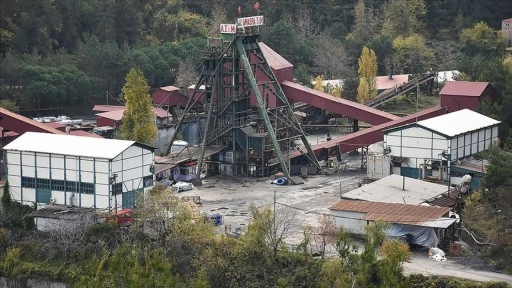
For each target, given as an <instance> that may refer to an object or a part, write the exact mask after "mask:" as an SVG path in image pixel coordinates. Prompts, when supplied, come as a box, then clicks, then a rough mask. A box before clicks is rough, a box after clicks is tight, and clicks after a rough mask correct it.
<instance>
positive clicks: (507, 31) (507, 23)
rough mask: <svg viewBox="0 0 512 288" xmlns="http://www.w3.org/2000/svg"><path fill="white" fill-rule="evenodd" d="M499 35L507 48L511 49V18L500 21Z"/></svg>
mask: <svg viewBox="0 0 512 288" xmlns="http://www.w3.org/2000/svg"><path fill="white" fill-rule="evenodd" d="M501 33H502V34H503V38H505V41H506V43H507V46H508V47H512V18H509V19H505V20H503V21H501Z"/></svg>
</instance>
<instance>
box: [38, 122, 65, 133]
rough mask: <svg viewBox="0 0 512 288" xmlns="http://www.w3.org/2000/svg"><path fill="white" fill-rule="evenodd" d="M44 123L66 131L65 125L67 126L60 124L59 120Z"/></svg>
mask: <svg viewBox="0 0 512 288" xmlns="http://www.w3.org/2000/svg"><path fill="white" fill-rule="evenodd" d="M43 124H44V125H46V126H49V127H52V128H55V129H57V130H60V131H64V130H65V127H66V126H64V125H62V124H60V123H59V122H48V123H43Z"/></svg>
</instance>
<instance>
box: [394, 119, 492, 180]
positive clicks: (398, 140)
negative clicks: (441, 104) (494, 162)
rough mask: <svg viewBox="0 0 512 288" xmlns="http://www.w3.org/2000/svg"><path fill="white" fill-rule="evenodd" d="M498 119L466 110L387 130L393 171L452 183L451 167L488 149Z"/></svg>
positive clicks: (418, 177)
mask: <svg viewBox="0 0 512 288" xmlns="http://www.w3.org/2000/svg"><path fill="white" fill-rule="evenodd" d="M499 124H500V122H499V121H497V120H494V119H492V118H489V117H487V116H484V115H482V114H479V113H477V112H474V111H471V110H468V109H463V110H460V111H456V112H452V113H449V114H445V115H442V116H438V117H434V118H430V119H427V120H422V121H418V122H417V123H412V124H408V125H404V126H401V127H396V128H392V129H388V130H385V131H384V153H385V154H388V155H391V156H392V166H393V168H392V169H393V170H392V172H393V174H400V175H403V176H407V177H411V178H417V179H425V178H433V179H436V180H439V181H448V182H449V183H452V184H453V181H455V179H451V178H453V177H451V178H448V175H451V174H450V168H451V166H452V165H454V164H455V163H452V162H456V161H457V160H459V159H462V158H465V157H468V156H471V155H473V154H475V153H478V152H481V151H485V150H487V149H489V147H490V146H491V145H492V144H493V142H495V141H496V140H497V139H498V125H499Z"/></svg>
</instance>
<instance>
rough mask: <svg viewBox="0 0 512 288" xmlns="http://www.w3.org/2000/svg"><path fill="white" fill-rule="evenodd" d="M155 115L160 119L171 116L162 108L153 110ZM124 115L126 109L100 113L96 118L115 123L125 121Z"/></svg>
mask: <svg viewBox="0 0 512 288" xmlns="http://www.w3.org/2000/svg"><path fill="white" fill-rule="evenodd" d="M153 113H154V114H155V116H156V117H158V118H167V117H170V116H171V115H170V114H169V113H168V112H167V111H165V110H164V109H162V108H153ZM123 114H124V107H123V109H121V110H114V111H108V112H103V113H98V114H96V116H100V117H103V118H107V119H111V120H114V121H121V119H123Z"/></svg>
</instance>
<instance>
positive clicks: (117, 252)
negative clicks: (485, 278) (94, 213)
mask: <svg viewBox="0 0 512 288" xmlns="http://www.w3.org/2000/svg"><path fill="white" fill-rule="evenodd" d="M258 3H259V9H258V11H255V9H254V4H255V3H254V2H253V1H234V0H201V1H200V0H189V1H183V0H153V1H148V0H3V1H1V2H0V106H2V107H5V108H8V109H11V110H16V111H19V112H20V113H21V114H24V115H28V116H46V115H52V116H55V115H56V114H57V113H61V112H62V111H66V113H68V114H72V115H69V116H73V115H84V114H86V113H90V112H89V111H90V109H91V108H92V107H93V105H94V104H107V103H109V104H114V103H116V102H117V101H119V98H120V94H121V91H122V88H123V85H124V84H125V83H124V81H125V78H126V75H127V74H128V72H129V71H130V69H131V68H137V69H139V70H140V71H142V72H143V74H144V76H145V78H146V79H147V81H148V84H149V86H150V87H151V88H155V87H160V86H167V85H174V86H177V87H180V88H184V87H188V86H189V85H190V84H192V83H193V82H194V78H193V77H191V75H192V76H193V75H194V73H195V72H197V70H198V69H199V68H200V63H201V57H202V55H203V54H202V53H203V51H204V50H205V49H206V48H207V46H208V45H209V44H211V43H212V41H214V39H215V38H216V37H217V36H218V35H217V34H218V27H219V24H220V23H232V22H234V20H235V19H236V18H237V17H239V14H238V11H237V10H238V8H239V7H240V12H241V13H240V15H241V16H250V15H254V14H256V13H259V14H262V15H264V16H265V25H264V26H263V27H262V28H261V35H260V37H261V38H260V39H261V41H263V42H265V43H266V44H268V45H269V46H270V47H272V48H273V49H275V50H276V51H277V52H278V53H280V54H281V55H283V56H284V57H285V58H286V59H288V60H289V61H290V62H291V63H293V64H294V67H295V70H294V71H295V78H296V79H297V81H298V82H301V83H304V84H308V83H310V80H311V79H312V78H314V77H317V76H319V75H323V79H340V78H341V79H344V80H345V85H344V86H343V90H342V91H340V92H339V94H340V96H341V97H343V98H347V99H350V100H356V95H357V94H358V87H359V86H360V83H359V82H360V81H361V79H362V78H361V77H360V75H359V74H358V68H359V67H358V66H359V63H358V59H359V57H360V55H361V51H369V50H371V51H374V54H375V59H376V61H377V67H376V71H377V75H390V74H400V73H409V74H420V73H424V72H425V71H427V70H429V69H432V70H434V71H443V70H458V71H460V72H462V75H461V77H460V79H461V80H470V81H485V82H490V83H491V85H492V86H493V87H495V88H496V90H497V91H498V97H497V99H496V101H495V102H494V103H492V104H486V105H483V107H482V109H481V111H480V112H482V113H484V114H486V115H488V116H491V117H493V118H495V119H498V120H500V121H501V122H502V125H501V126H500V139H501V142H500V143H499V144H500V145H499V147H494V148H493V149H491V150H490V151H489V152H488V153H484V154H483V155H481V156H482V157H485V158H487V159H489V161H490V165H489V167H488V173H487V174H486V175H485V179H484V183H483V184H484V187H483V188H485V189H482V191H480V192H477V193H474V194H473V195H472V196H471V198H470V199H469V201H468V203H467V205H466V209H465V211H464V213H465V216H467V217H466V219H467V220H466V223H465V224H466V225H467V227H468V228H470V229H472V230H473V231H475V232H476V233H477V234H478V235H479V236H481V237H482V239H483V241H487V242H490V243H492V244H493V245H492V246H491V249H490V250H489V251H488V254H489V256H490V257H492V258H491V259H492V260H493V261H495V262H496V263H497V264H498V265H499V266H500V268H502V269H504V270H505V271H510V270H511V268H510V267H512V262H511V261H512V260H511V259H512V257H510V256H512V252H510V251H512V247H510V246H511V243H512V236H511V234H509V233H507V232H506V231H508V230H510V229H511V228H512V226H511V225H510V224H509V222H510V221H508V219H510V216H512V211H511V209H510V205H511V204H510V203H512V196H510V193H509V191H510V189H511V188H512V181H511V180H510V179H512V166H511V164H510V163H512V154H511V153H510V147H511V146H510V145H512V130H511V127H512V113H510V111H511V110H512V58H511V57H510V56H507V54H506V50H505V47H506V45H507V43H506V41H504V39H503V37H502V35H501V34H500V33H499V30H500V29H501V21H502V20H503V19H507V18H512V5H510V3H508V1H503V0H486V1H483V0H347V1H342V0H338V1H336V0H316V1H311V0H301V1H291V0H280V1H278V0H268V1H258ZM365 47H366V50H365V49H364V48H365ZM370 54H371V53H370ZM7 189H8V188H7ZM4 195H6V194H5V193H4ZM2 200H3V203H4V204H3V206H4V207H8V208H6V209H7V210H8V211H9V213H6V211H7V210H5V209H3V210H1V211H0V212H1V213H0V220H1V221H0V224H1V225H0V226H1V227H0V248H1V249H0V259H1V260H0V274H1V275H5V276H9V277H26V276H28V275H40V276H41V277H46V278H51V279H58V280H62V281H65V282H68V283H74V284H76V286H77V287H91V285H93V284H94V285H93V286H98V285H101V286H103V287H121V286H123V287H149V286H153V287H413V285H416V286H414V287H504V286H499V284H496V285H495V286H493V284H489V286H485V285H484V284H474V283H472V284H471V283H461V282H458V281H455V280H451V279H439V278H438V279H433V278H428V279H427V278H425V277H423V276H417V275H415V276H410V277H405V276H403V275H402V266H401V263H403V261H406V260H407V259H408V257H409V254H408V253H407V251H404V249H402V248H403V247H402V246H400V244H399V243H393V242H384V241H383V240H382V239H381V238H380V237H381V234H379V233H380V232H379V231H381V230H380V228H379V227H376V228H375V229H373V230H371V231H368V236H367V240H369V241H368V242H367V243H368V245H369V246H368V247H366V248H367V249H365V251H366V250H368V252H367V253H364V254H362V255H361V256H357V257H356V256H354V255H353V254H351V253H349V252H348V251H349V250H350V249H351V247H350V245H349V244H347V243H348V242H349V241H348V240H347V237H348V236H347V235H345V234H343V233H340V234H338V233H336V234H335V236H332V235H331V236H332V237H331V236H330V237H331V239H330V240H329V241H331V243H332V245H333V246H335V247H336V250H337V252H338V256H339V258H337V260H335V261H327V260H325V259H317V258H314V257H312V256H311V255H309V254H308V253H306V252H304V251H301V250H298V251H293V252H290V251H287V250H283V249H277V248H276V247H280V245H281V244H282V243H281V242H280V240H279V239H275V234H272V233H273V231H275V230H274V229H272V227H273V226H272V225H271V222H269V219H271V218H272V211H269V210H258V209H253V211H252V212H253V218H254V219H255V220H254V223H252V224H251V226H250V227H249V229H248V232H247V234H246V235H245V236H244V237H242V238H241V239H231V238H226V237H222V238H218V237H216V236H215V235H214V233H213V231H212V229H213V228H212V227H211V225H210V224H209V223H202V222H200V223H195V224H194V225H190V219H189V218H187V217H189V216H184V217H183V219H178V220H179V221H176V222H175V223H173V225H172V226H170V227H169V230H168V231H166V233H165V236H163V237H161V238H159V239H157V240H154V239H147V238H146V237H143V236H141V235H140V233H138V231H137V230H136V229H133V230H130V231H129V232H127V231H124V230H119V229H117V227H113V226H112V225H98V226H94V227H91V228H90V229H88V230H86V231H85V232H84V233H83V234H80V235H69V234H65V235H64V236H62V235H61V236H58V235H39V234H37V233H34V232H33V230H32V228H33V227H30V213H31V208H30V207H26V206H20V205H17V204H16V203H11V201H10V200H9V199H5V200H4V199H2ZM496 211H500V213H499V214H497V212H496ZM463 216H464V215H463ZM273 236H274V237H273ZM308 237H311V235H304V245H307V243H308V241H310V239H309V238H308ZM308 239H309V240H308ZM63 244H66V245H63ZM384 244H385V245H384ZM386 245H388V246H386ZM377 246H380V247H387V248H384V249H382V253H383V254H377V253H376V252H375V248H376V247H377ZM50 248H51V249H50ZM299 248H300V247H299ZM134 251H137V252H134ZM397 251H398V252H397ZM76 259H79V261H76ZM119 273H121V274H119ZM119 275H121V277H120V276H119ZM421 285H423V286H421ZM450 285H451V286H450Z"/></svg>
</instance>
